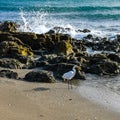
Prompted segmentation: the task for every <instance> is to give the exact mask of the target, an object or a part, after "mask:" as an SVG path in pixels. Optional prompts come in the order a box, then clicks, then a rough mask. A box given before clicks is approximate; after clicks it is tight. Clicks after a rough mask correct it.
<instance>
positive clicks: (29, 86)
mask: <svg viewBox="0 0 120 120" xmlns="http://www.w3.org/2000/svg"><path fill="white" fill-rule="evenodd" d="M17 72H19V75H20V76H21V77H22V76H24V74H25V73H26V72H27V70H22V71H20V70H17ZM20 73H21V74H20ZM0 118H1V119H2V120H119V119H120V115H119V114H118V113H114V112H110V111H107V109H105V107H103V106H100V105H97V104H95V103H92V102H90V101H88V100H86V99H85V98H83V97H81V96H80V94H79V93H78V92H77V86H74V88H73V89H72V90H68V88H67V84H63V83H59V82H58V83H53V84H50V83H30V82H25V81H19V80H13V79H7V78H0Z"/></svg>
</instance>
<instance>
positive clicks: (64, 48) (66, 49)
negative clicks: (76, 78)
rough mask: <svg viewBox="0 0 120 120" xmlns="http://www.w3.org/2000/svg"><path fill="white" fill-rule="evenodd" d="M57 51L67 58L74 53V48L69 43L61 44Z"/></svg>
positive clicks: (63, 42) (62, 42)
mask: <svg viewBox="0 0 120 120" xmlns="http://www.w3.org/2000/svg"><path fill="white" fill-rule="evenodd" d="M56 49H57V53H63V54H64V55H67V56H68V55H70V54H72V53H73V48H72V45H71V44H70V42H69V41H61V42H59V43H58V46H57V47H56Z"/></svg>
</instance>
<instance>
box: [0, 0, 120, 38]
mask: <svg viewBox="0 0 120 120" xmlns="http://www.w3.org/2000/svg"><path fill="white" fill-rule="evenodd" d="M5 20H11V21H17V22H20V24H21V30H22V31H31V32H35V33H44V32H47V31H48V30H49V29H51V28H53V27H56V26H58V27H63V28H70V29H71V31H70V33H69V34H71V35H72V36H73V37H80V35H79V34H77V33H76V32H75V30H78V29H86V28H87V29H90V30H91V32H92V34H97V35H100V36H102V35H109V36H110V35H114V34H119V33H120V24H119V23H120V1H119V0H0V21H5Z"/></svg>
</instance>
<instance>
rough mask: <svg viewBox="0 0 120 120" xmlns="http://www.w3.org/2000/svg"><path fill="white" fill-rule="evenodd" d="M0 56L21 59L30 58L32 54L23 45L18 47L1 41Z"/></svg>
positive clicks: (13, 43)
mask: <svg viewBox="0 0 120 120" xmlns="http://www.w3.org/2000/svg"><path fill="white" fill-rule="evenodd" d="M0 54H1V55H2V56H5V57H6V56H7V57H12V58H18V57H20V56H22V57H32V56H33V52H32V50H31V49H30V48H28V47H25V46H23V45H19V44H17V43H16V42H13V41H3V42H0Z"/></svg>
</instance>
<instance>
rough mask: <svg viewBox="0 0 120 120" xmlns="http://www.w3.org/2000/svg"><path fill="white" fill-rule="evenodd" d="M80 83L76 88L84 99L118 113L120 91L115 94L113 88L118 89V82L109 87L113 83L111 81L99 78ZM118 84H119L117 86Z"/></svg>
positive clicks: (119, 108) (119, 109)
mask: <svg viewBox="0 0 120 120" xmlns="http://www.w3.org/2000/svg"><path fill="white" fill-rule="evenodd" d="M90 77H91V76H89V80H86V81H84V82H83V83H81V85H80V87H79V88H78V91H79V93H80V94H81V95H82V96H84V97H85V98H87V99H89V100H91V101H93V102H95V103H97V104H100V105H103V106H104V107H105V108H106V109H107V110H111V111H115V112H119V113H120V94H118V93H120V91H118V92H116V91H115V88H119V87H120V86H119V85H120V81H117V82H115V83H116V85H117V86H116V85H113V86H112V85H111V84H109V83H113V82H112V79H111V81H110V79H109V80H108V79H104V78H103V79H101V78H99V77H96V78H93V77H92V78H91V80H90ZM117 83H119V84H117Z"/></svg>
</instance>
